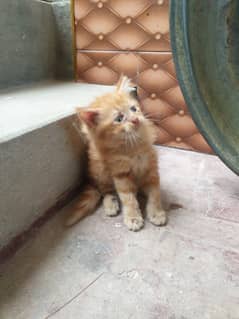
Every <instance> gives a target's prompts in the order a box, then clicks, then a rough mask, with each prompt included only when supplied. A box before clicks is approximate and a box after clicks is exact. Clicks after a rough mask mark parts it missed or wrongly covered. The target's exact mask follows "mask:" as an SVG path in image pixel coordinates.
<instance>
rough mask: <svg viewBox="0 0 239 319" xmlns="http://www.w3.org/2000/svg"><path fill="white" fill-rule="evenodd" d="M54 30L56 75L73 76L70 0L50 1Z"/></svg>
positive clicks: (70, 77)
mask: <svg viewBox="0 0 239 319" xmlns="http://www.w3.org/2000/svg"><path fill="white" fill-rule="evenodd" d="M52 8H53V13H54V18H55V31H56V41H57V44H56V77H57V78H68V79H72V78H73V77H74V62H73V38H72V22H71V3H70V0H57V1H53V2H52Z"/></svg>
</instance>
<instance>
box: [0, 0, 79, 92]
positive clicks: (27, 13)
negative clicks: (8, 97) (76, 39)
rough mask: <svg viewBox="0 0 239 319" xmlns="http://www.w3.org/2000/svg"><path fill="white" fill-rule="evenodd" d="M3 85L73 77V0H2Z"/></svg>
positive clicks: (0, 63) (0, 66) (0, 55)
mask: <svg viewBox="0 0 239 319" xmlns="http://www.w3.org/2000/svg"><path fill="white" fill-rule="evenodd" d="M0 45H1V50H0V89H1V88H7V87H9V86H15V85H19V84H26V83H31V82H36V81H40V80H43V79H50V78H54V77H60V78H73V76H74V74H73V62H72V60H73V59H72V35H71V16H70V0H61V1H53V2H52V1H51V2H46V1H39V0H21V1H16V0H2V1H0Z"/></svg>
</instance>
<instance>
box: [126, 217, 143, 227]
mask: <svg viewBox="0 0 239 319" xmlns="http://www.w3.org/2000/svg"><path fill="white" fill-rule="evenodd" d="M124 223H125V225H126V226H127V227H128V229H129V230H132V231H138V230H140V229H141V228H142V227H143V226H144V220H143V217H142V216H141V215H136V214H135V215H134V216H129V215H125V216H124Z"/></svg>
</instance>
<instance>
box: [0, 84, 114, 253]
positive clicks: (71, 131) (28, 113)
mask: <svg viewBox="0 0 239 319" xmlns="http://www.w3.org/2000/svg"><path fill="white" fill-rule="evenodd" d="M111 89H112V88H111V87H108V86H99V85H87V84H79V83H78V84H76V83H63V82H53V83H43V84H39V85H37V86H30V87H23V88H18V89H17V90H12V91H5V92H2V94H0V112H1V117H0V141H1V143H0V250H1V248H3V247H4V246H5V245H6V244H8V243H9V241H10V240H11V239H12V238H14V237H15V236H16V235H18V234H19V233H21V232H23V231H25V230H26V229H27V228H28V227H29V226H30V225H31V224H32V223H33V222H34V221H35V220H36V219H38V218H39V217H40V216H41V215H42V214H43V213H44V212H45V211H47V210H48V209H49V208H50V207H52V206H53V205H54V204H55V203H56V202H57V200H58V198H59V196H60V195H61V194H62V193H64V192H66V191H67V190H69V189H72V188H74V186H76V185H78V184H79V183H80V182H81V176H82V172H83V171H84V162H83V159H84V146H83V143H82V140H81V137H80V136H79V133H78V131H77V130H76V128H75V127H74V125H73V124H74V121H75V120H76V118H75V117H74V115H73V113H74V112H75V107H76V106H87V105H88V104H89V103H90V102H91V101H92V99H94V97H95V96H97V95H100V94H102V93H103V92H107V91H110V90H111Z"/></svg>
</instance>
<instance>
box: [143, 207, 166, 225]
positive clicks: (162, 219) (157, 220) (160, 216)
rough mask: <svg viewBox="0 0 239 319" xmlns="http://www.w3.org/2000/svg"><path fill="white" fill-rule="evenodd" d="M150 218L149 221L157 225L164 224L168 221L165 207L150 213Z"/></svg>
mask: <svg viewBox="0 0 239 319" xmlns="http://www.w3.org/2000/svg"><path fill="white" fill-rule="evenodd" d="M148 218H149V221H150V222H151V223H152V224H154V225H156V226H163V225H165V224H166V223H167V215H166V212H165V211H164V210H163V209H161V210H156V211H154V212H152V213H149V214H148Z"/></svg>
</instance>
